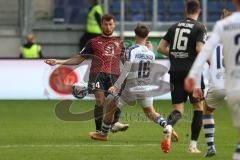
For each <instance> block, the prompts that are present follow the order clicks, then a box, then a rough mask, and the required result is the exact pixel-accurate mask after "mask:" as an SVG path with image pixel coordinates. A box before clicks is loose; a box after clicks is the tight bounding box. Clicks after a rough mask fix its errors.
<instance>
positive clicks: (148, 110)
mask: <svg viewBox="0 0 240 160" xmlns="http://www.w3.org/2000/svg"><path fill="white" fill-rule="evenodd" d="M138 102H139V104H140V105H141V106H142V108H143V111H144V113H145V115H146V116H147V117H148V118H149V119H151V120H152V121H154V122H155V123H157V124H158V125H160V126H161V127H163V128H164V133H165V136H164V139H163V141H162V143H161V148H162V150H163V152H165V153H168V152H169V150H170V145H171V137H174V138H176V139H177V140H178V136H177V134H176V132H175V131H174V132H173V128H172V126H171V125H168V124H167V121H166V120H165V119H164V118H163V117H162V116H161V115H160V114H159V113H157V112H156V111H155V109H154V107H153V98H151V97H147V98H144V99H139V100H138ZM172 134H173V136H172Z"/></svg>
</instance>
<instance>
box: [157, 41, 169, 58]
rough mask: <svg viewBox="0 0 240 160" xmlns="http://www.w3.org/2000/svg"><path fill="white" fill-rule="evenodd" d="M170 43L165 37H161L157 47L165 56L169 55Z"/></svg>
mask: <svg viewBox="0 0 240 160" xmlns="http://www.w3.org/2000/svg"><path fill="white" fill-rule="evenodd" d="M168 46H169V43H168V41H166V40H165V39H161V41H160V43H159V45H158V47H157V51H158V52H159V53H162V54H164V55H165V56H167V57H169V47H168Z"/></svg>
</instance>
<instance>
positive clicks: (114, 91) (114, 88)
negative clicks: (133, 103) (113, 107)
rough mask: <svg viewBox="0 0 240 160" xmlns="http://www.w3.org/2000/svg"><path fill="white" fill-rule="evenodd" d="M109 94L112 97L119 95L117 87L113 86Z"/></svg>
mask: <svg viewBox="0 0 240 160" xmlns="http://www.w3.org/2000/svg"><path fill="white" fill-rule="evenodd" d="M108 93H110V94H112V95H116V94H117V88H116V87H115V86H112V87H110V88H109V89H108Z"/></svg>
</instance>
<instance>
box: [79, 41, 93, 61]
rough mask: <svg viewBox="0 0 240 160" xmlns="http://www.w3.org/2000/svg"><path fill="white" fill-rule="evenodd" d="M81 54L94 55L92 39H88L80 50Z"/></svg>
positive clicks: (86, 56) (85, 55)
mask: <svg viewBox="0 0 240 160" xmlns="http://www.w3.org/2000/svg"><path fill="white" fill-rule="evenodd" d="M79 55H81V56H84V57H85V58H88V57H89V56H90V55H93V48H92V41H91V40H90V41H88V42H87V43H86V45H85V46H84V48H83V49H82V50H81V51H80V53H79Z"/></svg>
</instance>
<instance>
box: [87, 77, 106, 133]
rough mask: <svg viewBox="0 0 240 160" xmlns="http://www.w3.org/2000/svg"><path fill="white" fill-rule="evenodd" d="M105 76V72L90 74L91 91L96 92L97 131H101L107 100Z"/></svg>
mask: <svg viewBox="0 0 240 160" xmlns="http://www.w3.org/2000/svg"><path fill="white" fill-rule="evenodd" d="M103 76H104V75H103V73H98V74H90V75H89V82H88V87H89V92H90V93H93V94H94V96H95V100H96V103H95V108H94V118H95V126H96V131H101V127H102V120H103V108H104V100H105V93H104V85H103V78H104V77H103Z"/></svg>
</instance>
